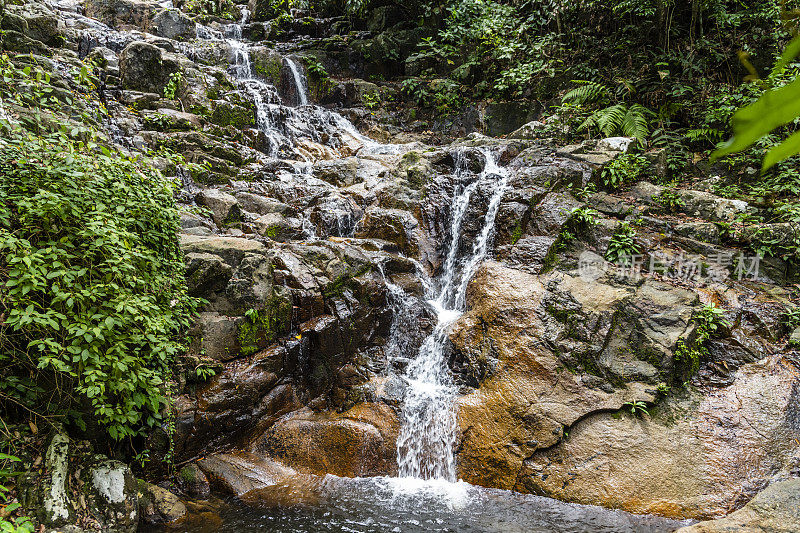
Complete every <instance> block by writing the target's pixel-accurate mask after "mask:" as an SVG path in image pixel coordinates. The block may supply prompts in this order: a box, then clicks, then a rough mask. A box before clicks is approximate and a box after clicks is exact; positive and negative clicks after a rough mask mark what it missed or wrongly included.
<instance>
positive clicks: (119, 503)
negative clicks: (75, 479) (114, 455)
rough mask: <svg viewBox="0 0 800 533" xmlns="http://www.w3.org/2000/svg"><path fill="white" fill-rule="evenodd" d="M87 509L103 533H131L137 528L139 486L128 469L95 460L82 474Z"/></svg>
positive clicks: (110, 460) (110, 462)
mask: <svg viewBox="0 0 800 533" xmlns="http://www.w3.org/2000/svg"><path fill="white" fill-rule="evenodd" d="M83 478H84V483H85V484H86V485H85V486H86V501H87V509H88V511H89V512H90V513H91V515H92V517H93V518H94V519H96V520H97V521H98V522H99V523H100V526H101V528H102V530H103V531H108V532H109V533H111V532H114V533H134V532H135V531H136V528H137V526H138V524H139V496H138V483H137V481H136V478H135V477H134V475H133V473H132V472H131V469H130V467H128V465H126V464H124V463H121V462H119V461H115V460H113V459H108V458H106V457H103V456H97V457H96V460H95V462H94V463H93V464H91V465H89V467H88V468H87V469H85V470H84V473H83Z"/></svg>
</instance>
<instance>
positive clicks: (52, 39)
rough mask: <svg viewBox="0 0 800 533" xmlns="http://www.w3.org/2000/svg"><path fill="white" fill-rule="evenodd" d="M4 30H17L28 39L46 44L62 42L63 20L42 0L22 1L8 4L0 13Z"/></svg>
mask: <svg viewBox="0 0 800 533" xmlns="http://www.w3.org/2000/svg"><path fill="white" fill-rule="evenodd" d="M0 19H2V23H0V26H1V27H2V29H4V30H10V31H15V32H18V33H20V34H22V35H24V36H25V37H27V38H28V39H32V40H34V41H39V42H41V43H43V44H45V45H47V46H52V47H59V46H61V45H62V44H64V42H65V39H64V22H63V21H62V20H61V19H59V17H58V15H56V14H55V13H54V12H53V11H52V10H51V9H50V8H48V7H47V6H46V5H45V4H44V3H42V2H36V1H33V2H23V4H22V5H14V4H13V3H12V4H11V5H8V6H7V7H6V11H5V14H2V13H0Z"/></svg>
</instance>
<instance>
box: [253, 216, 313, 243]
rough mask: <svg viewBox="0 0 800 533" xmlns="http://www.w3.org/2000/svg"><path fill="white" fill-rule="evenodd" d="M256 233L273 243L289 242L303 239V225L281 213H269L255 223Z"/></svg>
mask: <svg viewBox="0 0 800 533" xmlns="http://www.w3.org/2000/svg"><path fill="white" fill-rule="evenodd" d="M253 228H254V229H255V231H256V233H258V234H259V235H261V236H263V237H269V238H270V239H272V240H273V241H278V242H288V241H291V240H295V239H300V238H302V237H303V226H302V223H301V222H300V221H299V220H297V219H290V218H286V217H284V216H283V215H281V214H280V213H267V214H265V215H261V216H260V217H258V218H257V219H256V220H254V221H253Z"/></svg>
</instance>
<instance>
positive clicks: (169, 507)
mask: <svg viewBox="0 0 800 533" xmlns="http://www.w3.org/2000/svg"><path fill="white" fill-rule="evenodd" d="M138 496H139V517H140V518H141V520H142V521H143V522H144V523H147V524H154V525H155V524H167V525H170V526H174V525H176V524H178V523H179V522H181V521H182V520H184V519H185V518H186V517H187V515H188V513H187V511H186V505H184V504H183V502H182V501H181V500H180V498H178V497H177V496H175V495H174V494H172V493H171V492H170V491H168V490H167V489H162V488H161V487H159V486H157V485H153V484H151V483H147V482H146V481H142V480H139V491H138Z"/></svg>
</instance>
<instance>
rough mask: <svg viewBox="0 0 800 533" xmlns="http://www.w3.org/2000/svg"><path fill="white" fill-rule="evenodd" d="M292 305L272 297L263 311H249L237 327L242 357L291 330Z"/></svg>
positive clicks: (282, 299) (279, 298) (278, 297)
mask: <svg viewBox="0 0 800 533" xmlns="http://www.w3.org/2000/svg"><path fill="white" fill-rule="evenodd" d="M291 319H292V304H291V302H290V301H289V300H287V299H284V298H281V297H280V296H277V295H273V297H272V299H271V300H270V301H269V303H268V304H267V305H266V307H264V308H263V309H258V310H257V309H251V310H250V311H248V312H247V313H246V315H245V319H244V322H243V323H242V324H241V325H240V326H239V346H240V349H241V353H242V355H251V354H253V353H255V352H256V351H258V350H259V349H261V348H265V347H267V346H269V345H270V344H271V343H273V342H274V341H275V340H276V339H277V338H278V337H279V336H280V335H281V334H284V333H286V332H288V331H289V329H290V328H291Z"/></svg>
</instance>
